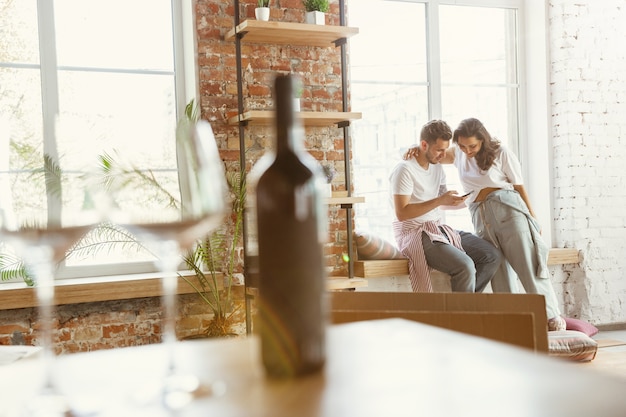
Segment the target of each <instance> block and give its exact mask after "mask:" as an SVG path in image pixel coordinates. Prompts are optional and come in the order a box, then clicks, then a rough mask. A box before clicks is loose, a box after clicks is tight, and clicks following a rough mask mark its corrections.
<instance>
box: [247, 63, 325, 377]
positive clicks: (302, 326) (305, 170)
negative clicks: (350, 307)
mask: <svg viewBox="0 0 626 417" xmlns="http://www.w3.org/2000/svg"><path fill="white" fill-rule="evenodd" d="M293 85H294V79H293V77H292V76H290V75H279V76H277V77H276V80H275V85H274V94H275V103H276V132H275V133H276V149H275V153H274V155H275V157H274V160H273V161H272V163H271V164H270V165H269V167H268V168H267V169H266V170H265V172H263V174H262V175H261V176H260V177H259V180H258V183H257V188H256V207H257V209H256V210H257V232H258V251H259V258H258V260H259V304H258V325H259V334H260V338H261V356H262V359H263V366H264V368H265V370H266V373H267V375H269V376H271V377H294V376H300V375H305V374H308V373H312V372H315V371H318V370H320V369H321V368H322V367H323V365H324V362H325V356H326V353H325V328H326V322H327V308H326V305H327V301H326V298H325V297H326V290H325V278H326V277H325V270H324V265H323V239H324V238H325V235H323V233H324V229H325V221H326V219H325V217H326V216H325V212H324V210H323V209H322V204H321V200H320V197H319V195H318V189H319V182H320V181H321V177H320V175H321V168H320V166H319V164H318V163H317V162H316V161H315V159H313V157H312V156H311V155H309V154H308V153H307V152H306V151H305V150H303V144H302V142H303V137H304V131H303V128H302V125H301V121H300V120H299V119H298V118H296V116H295V113H294V110H293Z"/></svg>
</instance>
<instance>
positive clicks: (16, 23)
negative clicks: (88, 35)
mask: <svg viewBox="0 0 626 417" xmlns="http://www.w3.org/2000/svg"><path fill="white" fill-rule="evenodd" d="M2 63H22V64H39V39H38V30H37V2H36V1H35V0H0V64H2ZM2 85H3V86H4V84H2Z"/></svg>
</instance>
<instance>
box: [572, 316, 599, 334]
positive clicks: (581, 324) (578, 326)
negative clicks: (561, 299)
mask: <svg viewBox="0 0 626 417" xmlns="http://www.w3.org/2000/svg"><path fill="white" fill-rule="evenodd" d="M564 319H565V325H566V326H565V328H566V329H567V330H577V331H579V332H583V333H584V334H586V335H587V336H590V337H591V336H594V335H596V334H597V333H598V329H597V327H596V326H594V325H593V324H591V323H587V322H586V321H584V320H580V319H573V318H569V317H564Z"/></svg>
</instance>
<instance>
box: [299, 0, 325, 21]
mask: <svg viewBox="0 0 626 417" xmlns="http://www.w3.org/2000/svg"><path fill="white" fill-rule="evenodd" d="M302 3H303V4H304V9H305V10H306V14H305V16H304V17H305V22H306V23H312V24H315V25H325V24H326V15H325V13H326V12H327V11H328V8H329V6H328V0H302Z"/></svg>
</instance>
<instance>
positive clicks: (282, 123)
mask: <svg viewBox="0 0 626 417" xmlns="http://www.w3.org/2000/svg"><path fill="white" fill-rule="evenodd" d="M293 91H294V80H293V77H292V76H290V75H279V76H278V77H277V78H276V84H275V95H276V96H275V100H276V101H275V103H276V154H277V155H278V154H281V153H293V152H296V151H298V150H299V148H300V146H301V137H302V132H301V126H300V123H299V120H297V119H296V113H295V111H294V108H293Z"/></svg>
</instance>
